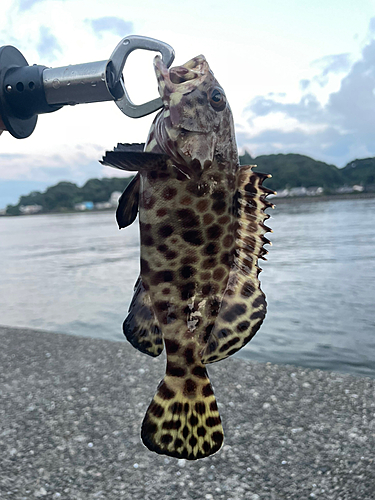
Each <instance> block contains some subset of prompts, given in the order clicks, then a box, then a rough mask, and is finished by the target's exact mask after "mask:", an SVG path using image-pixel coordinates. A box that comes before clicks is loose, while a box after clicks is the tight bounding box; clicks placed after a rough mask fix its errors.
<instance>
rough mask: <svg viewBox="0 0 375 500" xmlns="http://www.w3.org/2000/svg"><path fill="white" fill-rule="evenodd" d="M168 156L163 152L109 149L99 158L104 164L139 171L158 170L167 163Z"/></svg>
mask: <svg viewBox="0 0 375 500" xmlns="http://www.w3.org/2000/svg"><path fill="white" fill-rule="evenodd" d="M167 160H168V156H167V155H164V154H161V153H143V152H140V151H123V150H116V151H107V152H106V154H105V155H104V156H103V160H99V163H101V164H102V165H107V166H109V167H115V168H119V169H120V170H128V171H130V172H134V171H136V172H138V171H139V170H158V169H159V168H160V167H163V166H164V165H165V162H166V161H167Z"/></svg>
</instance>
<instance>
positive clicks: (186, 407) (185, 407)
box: [184, 403, 190, 415]
mask: <svg viewBox="0 0 375 500" xmlns="http://www.w3.org/2000/svg"><path fill="white" fill-rule="evenodd" d="M189 410H190V405H189V403H185V404H184V412H185V413H186V415H187V414H188V413H189Z"/></svg>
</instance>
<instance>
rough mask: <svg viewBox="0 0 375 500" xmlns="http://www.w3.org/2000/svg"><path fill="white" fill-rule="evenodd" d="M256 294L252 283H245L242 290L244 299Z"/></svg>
mask: <svg viewBox="0 0 375 500" xmlns="http://www.w3.org/2000/svg"><path fill="white" fill-rule="evenodd" d="M254 292H255V286H254V285H253V284H252V283H251V282H250V281H247V282H246V283H244V285H243V287H242V289H241V295H242V296H243V297H246V298H247V297H250V296H251V295H253V293H254Z"/></svg>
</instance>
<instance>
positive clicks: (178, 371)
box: [167, 363, 186, 377]
mask: <svg viewBox="0 0 375 500" xmlns="http://www.w3.org/2000/svg"><path fill="white" fill-rule="evenodd" d="M185 374H186V370H185V369H184V368H182V366H175V365H173V364H172V363H167V375H171V377H184V376H185Z"/></svg>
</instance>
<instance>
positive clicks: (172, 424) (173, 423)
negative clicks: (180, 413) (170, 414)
mask: <svg viewBox="0 0 375 500" xmlns="http://www.w3.org/2000/svg"><path fill="white" fill-rule="evenodd" d="M180 427H181V421H180V420H168V421H166V422H163V429H166V430H172V429H179V428H180Z"/></svg>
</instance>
